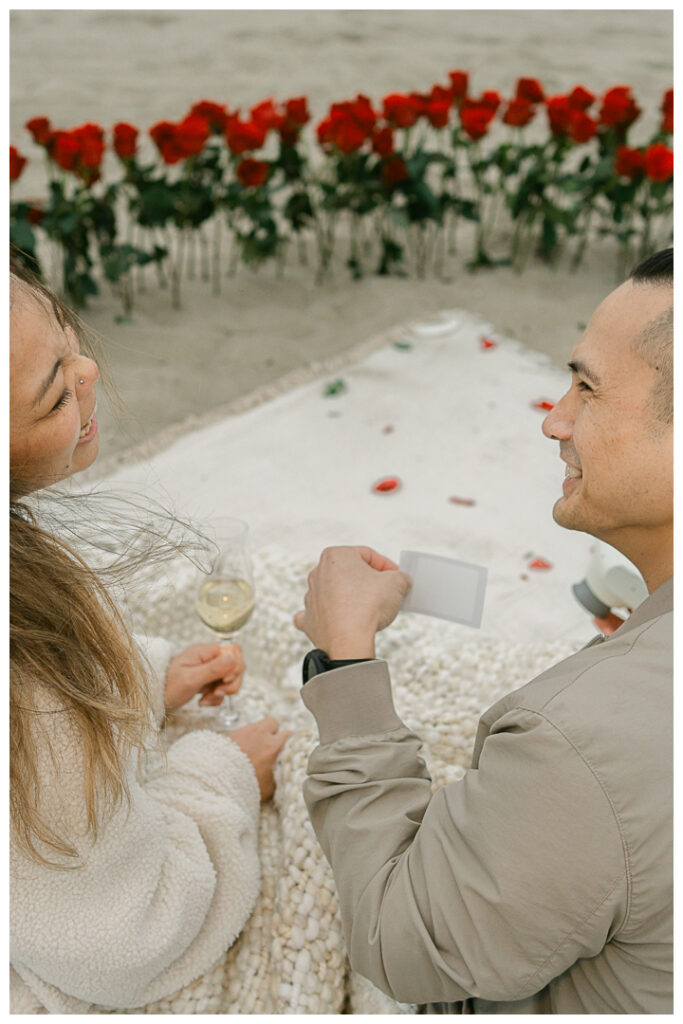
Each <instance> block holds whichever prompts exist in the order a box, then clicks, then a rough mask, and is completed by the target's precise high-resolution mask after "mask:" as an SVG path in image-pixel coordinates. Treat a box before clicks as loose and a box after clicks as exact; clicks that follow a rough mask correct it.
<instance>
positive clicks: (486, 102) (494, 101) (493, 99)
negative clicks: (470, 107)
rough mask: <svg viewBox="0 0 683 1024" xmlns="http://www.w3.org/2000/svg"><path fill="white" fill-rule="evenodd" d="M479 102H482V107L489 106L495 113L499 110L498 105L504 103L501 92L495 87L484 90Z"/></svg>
mask: <svg viewBox="0 0 683 1024" xmlns="http://www.w3.org/2000/svg"><path fill="white" fill-rule="evenodd" d="M479 103H480V104H481V106H482V107H488V108H489V109H490V110H492V111H493V112H494V114H495V112H496V111H497V110H498V107H499V106H500V105H501V103H502V100H501V98H500V93H499V92H496V90H495V89H488V90H487V91H486V92H483V93H482V94H481V99H480V100H479Z"/></svg>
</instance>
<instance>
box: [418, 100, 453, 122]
mask: <svg viewBox="0 0 683 1024" xmlns="http://www.w3.org/2000/svg"><path fill="white" fill-rule="evenodd" d="M450 109H451V105H450V103H449V102H448V101H447V100H432V99H430V100H428V101H427V103H426V104H425V106H424V116H425V117H426V118H427V120H428V121H429V123H430V124H431V126H432V128H445V127H446V125H447V124H448V115H449V112H450Z"/></svg>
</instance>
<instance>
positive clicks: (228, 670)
mask: <svg viewBox="0 0 683 1024" xmlns="http://www.w3.org/2000/svg"><path fill="white" fill-rule="evenodd" d="M243 675H244V658H243V657H242V648H241V647H240V645H239V644H231V645H230V646H229V647H223V646H221V644H218V643H215V644H192V645H191V646H190V647H186V648H185V650H184V651H181V652H180V653H179V654H176V655H175V657H174V658H171V663H170V665H169V666H168V672H167V673H166V689H165V692H164V704H165V705H166V711H167V712H169V711H176V710H177V709H178V708H180V707H182V706H183V704H186V703H187V702H188V700H191V699H192V697H194V696H195V694H197V693H201V694H203V696H202V699H201V700H200V701H199V703H200V704H203V705H211V706H217V705H218V704H220V703H221V702H222V700H223V697H224V696H225V695H226V694H232V693H237V691H238V690H239V688H240V686H241V685H242V676H243Z"/></svg>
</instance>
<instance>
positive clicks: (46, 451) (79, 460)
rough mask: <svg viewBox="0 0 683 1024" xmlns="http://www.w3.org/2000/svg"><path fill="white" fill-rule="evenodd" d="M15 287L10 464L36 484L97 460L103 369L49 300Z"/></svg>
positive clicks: (15, 472) (53, 480) (17, 473)
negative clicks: (99, 388)
mask: <svg viewBox="0 0 683 1024" xmlns="http://www.w3.org/2000/svg"><path fill="white" fill-rule="evenodd" d="M10 287H11V295H12V303H11V313H10V469H11V474H12V476H14V477H17V478H19V479H20V480H24V481H27V486H29V487H30V489H31V490H37V489H38V488H40V487H47V486H48V485H49V484H53V483H56V482H57V481H59V480H63V479H64V478H65V477H67V476H71V474H72V473H79V472H80V471H81V470H82V469H86V467H87V466H90V465H91V464H92V463H93V462H94V461H95V459H96V458H97V454H98V450H99V438H98V433H97V417H96V416H95V415H94V413H95V405H96V399H95V382H96V380H97V378H98V376H99V371H98V369H97V363H95V362H94V361H93V360H92V359H90V358H88V357H87V356H83V355H81V354H80V351H79V347H78V340H77V338H76V336H75V334H74V332H73V330H72V329H71V328H70V327H68V326H67V327H62V326H61V324H60V323H59V321H58V320H57V317H56V316H55V313H54V310H53V309H52V308H51V306H50V305H49V303H48V302H47V300H46V299H43V297H42V296H40V295H38V294H36V293H33V292H31V291H30V290H28V288H25V287H23V286H21V285H16V284H15V283H14V282H12V283H11V286H10Z"/></svg>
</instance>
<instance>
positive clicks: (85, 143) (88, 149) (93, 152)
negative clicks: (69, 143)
mask: <svg viewBox="0 0 683 1024" xmlns="http://www.w3.org/2000/svg"><path fill="white" fill-rule="evenodd" d="M72 135H74V137H75V138H76V140H77V141H78V158H77V162H78V164H79V165H80V166H81V167H86V168H88V169H90V170H92V169H94V168H96V167H99V166H100V164H101V163H102V156H103V155H104V131H103V130H102V128H100V126H99V125H98V124H90V123H89V124H83V125H81V126H80V128H74V129H73V131H72Z"/></svg>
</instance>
